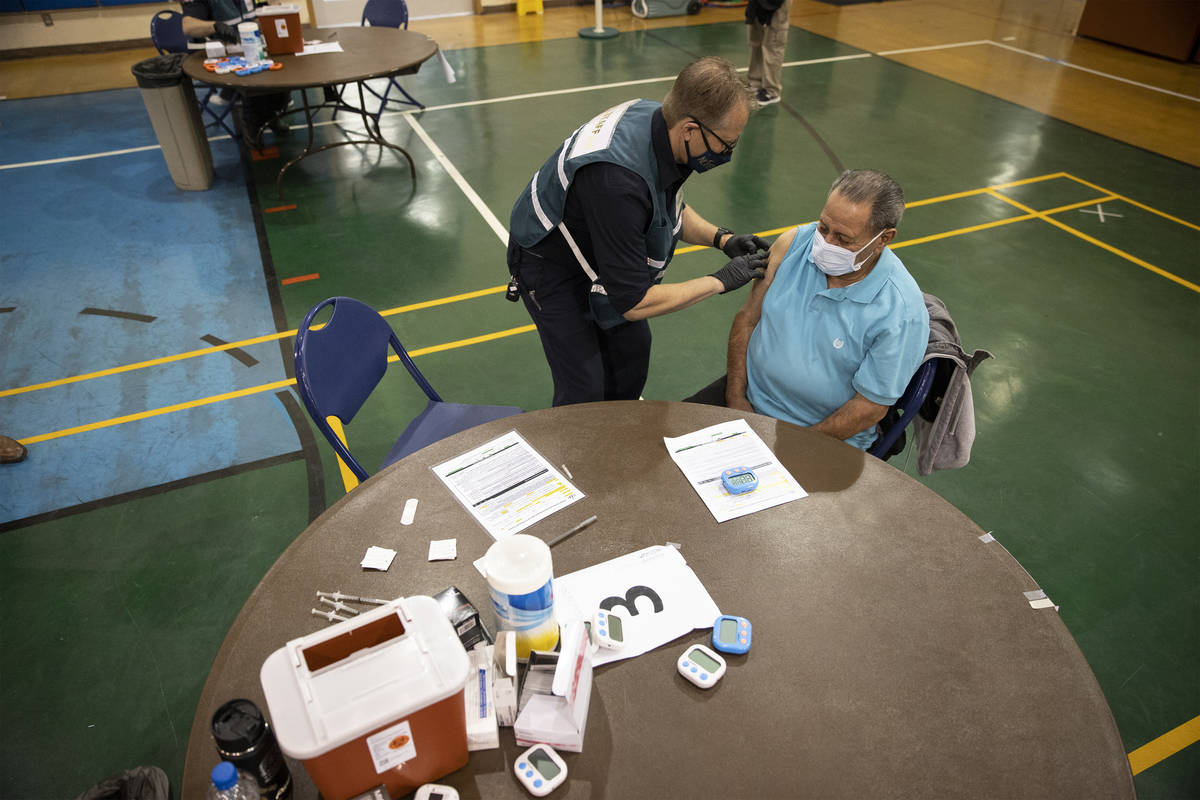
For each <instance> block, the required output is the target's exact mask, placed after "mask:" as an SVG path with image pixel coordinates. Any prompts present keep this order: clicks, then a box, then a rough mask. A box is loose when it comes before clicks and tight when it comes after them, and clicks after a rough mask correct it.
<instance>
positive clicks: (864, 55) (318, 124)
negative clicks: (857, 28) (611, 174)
mask: <svg viewBox="0 0 1200 800" xmlns="http://www.w3.org/2000/svg"><path fill="white" fill-rule="evenodd" d="M980 44H989V45H993V46H995V47H1000V48H1003V49H1005V50H1012V51H1013V52H1016V53H1021V54H1022V55H1026V56H1029V57H1031V58H1037V59H1040V60H1042V61H1049V62H1050V63H1052V64H1058V65H1059V66H1063V67H1069V68H1071V69H1077V70H1080V71H1082V72H1089V73H1092V74H1094V75H1099V76H1101V77H1104V78H1111V79H1112V80H1114V81H1121V82H1122V83H1128V84H1130V85H1132V86H1137V87H1140V88H1143V89H1150V90H1151V91H1155V92H1161V93H1162V94H1167V95H1171V96H1173V97H1179V98H1182V99H1184V100H1191V101H1192V102H1197V103H1200V98H1197V97H1192V96H1190V95H1186V94H1180V93H1178V92H1172V91H1169V90H1167V89H1161V88H1159V87H1157V86H1151V85H1150V84H1147V83H1138V82H1137V81H1132V80H1129V79H1128V78H1121V77H1118V76H1116V75H1110V74H1108V73H1106V72H1099V71H1097V70H1094V69H1088V68H1087V67H1080V66H1077V65H1075V64H1071V63H1068V62H1066V61H1061V60H1059V59H1057V58H1051V57H1049V56H1044V55H1042V54H1040V53H1034V52H1031V51H1029V50H1022V49H1020V48H1019V47H1013V46H1012V45H1007V44H1003V43H1001V42H995V41H992V40H990V39H977V40H974V41H970V42H954V43H951V44H936V45H929V46H928V47H909V48H904V49H901V50H883V51H880V52H878V53H868V52H863V53H855V54H853V55H846V56H833V57H830V58H814V59H809V60H807V61H788V62H785V63H784V65H783V66H785V67H801V66H809V65H812V64H827V63H831V62H835V61H853V60H857V59H863V58H871V57H873V56H892V55H901V54H903V53H918V52H927V51H931V50H950V49H953V48H956V47H972V46H975V45H980ZM738 71H739V72H745V71H746V70H745V69H744V68H743V69H740V70H738ZM674 79H675V76H674V75H666V76H662V77H658V78H642V79H640V80H635V81H621V82H618V83H603V84H598V85H595V86H577V87H573V88H570V89H553V90H550V91H545V92H529V93H527V94H514V95H508V96H507V97H495V98H491V99H486V100H469V101H465V102H462V103H447V104H445V105H441V106H429V107H427V108H425V109H424V111H387V112H384V113H383V114H382V115H380V116H381V118H382V117H395V116H406V117H410V118H411V116H412V115H413V114H423V113H425V112H428V111H446V110H449V109H452V108H468V107H471V106H482V105H490V104H493V103H508V102H515V101H517V100H532V99H536V98H539V97H554V96H556V95H563V94H577V93H580V92H595V91H600V90H602V89H619V88H621V87H624V86H639V85H642V84H647V83H662V82H664V81H671V80H674ZM337 124H339V123H338V121H337V120H325V121H324V122H314V123H313V127H314V128H320V127H324V126H326V125H337ZM297 127H299V126H297ZM228 138H229V137H228V136H213V137H209V141H210V142H212V141H217V140H219V139H228ZM157 149H158V145H149V146H146V147H136V148H132V149H129V150H111V151H109V152H106V153H93V154H91V155H84V156H67V157H64V158H52V159H47V160H44V161H26V162H23V163H19V164H0V170H6V169H17V168H18V167H40V166H46V165H50V164H63V163H66V162H69V161H85V160H87V159H92V158H104V157H106V156H118V155H124V154H127V153H139V152H142V151H145V150H157Z"/></svg>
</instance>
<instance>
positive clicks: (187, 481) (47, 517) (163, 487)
mask: <svg viewBox="0 0 1200 800" xmlns="http://www.w3.org/2000/svg"><path fill="white" fill-rule="evenodd" d="M303 458H304V451H302V450H295V451H293V452H291V453H284V454H282V455H278V456H271V457H270V458H263V459H260V460H258V461H251V462H249V463H247V464H238V465H236V466H233V467H225V468H224V469H218V470H213V471H212V472H205V473H202V474H200V475H192V476H191V477H188V478H182V479H180V480H177V481H171V482H170V483H160V484H159V485H157V486H147V487H145V488H144V489H137V490H135V491H132V492H125V493H124V494H115V495H113V496H112V497H105V498H102V499H100V500H92V501H90V502H87V503H80V504H79V505H77V506H67V507H66V508H57V509H55V510H54V511H47V512H45V513H44V514H35V515H34V516H32V517H24V518H23V519H14V520H11V521H9V522H0V533H7V532H9V531H15V530H19V529H21V528H28V527H31V526H33V525H40V524H42V523H43V522H53V521H55V520H59V519H63V518H65V517H72V516H75V515H76V514H85V513H87V512H89V511H95V510H97V509H100V508H109V507H111V506H117V505H121V504H122V503H128V502H131V501H133V500H141V499H143V498H146V497H153V496H154V495H157V494H165V493H166V492H173V491H175V490H176V489H184V488H187V487H188V486H196V485H198V484H201V483H208V482H209V481H215V480H220V479H222V478H231V477H233V476H235V475H241V474H243V473H246V472H253V471H255V470H260V469H266V468H267V467H275V466H278V465H280V464H288V463H290V462H292V461H300V460H302V459H303Z"/></svg>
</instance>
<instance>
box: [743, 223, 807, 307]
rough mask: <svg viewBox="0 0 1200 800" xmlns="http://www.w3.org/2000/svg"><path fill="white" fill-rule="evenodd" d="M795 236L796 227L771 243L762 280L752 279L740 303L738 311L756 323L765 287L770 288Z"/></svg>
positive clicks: (764, 294) (765, 294)
mask: <svg viewBox="0 0 1200 800" xmlns="http://www.w3.org/2000/svg"><path fill="white" fill-rule="evenodd" d="M795 238H796V229H795V228H792V229H791V230H788V231H785V232H784V233H783V234H781V235H780V237H779V238H778V239H776V240H775V241H774V242H772V243H771V249H770V250H769V251H767V269H766V272H765V274H764V275H763V278H762V280H757V281H754V282H753V283H752V284H751V285H750V294H749V295H748V296H747V297H746V302H745V303H743V304H742V309H741V311H740V312H739V313H745V314H750V315H752V316H753V319H754V321H755V322H756V323H757V321H758V318H759V316H760V315H761V314H762V302H763V298H764V297H766V296H767V289H769V288H771V282H772V281H774V280H775V273H776V272H777V271H778V270H779V265H780V263H782V261H783V257H784V255H785V254H786V253H787V251H788V249H789V248H790V247H791V246H792V240H793V239H795Z"/></svg>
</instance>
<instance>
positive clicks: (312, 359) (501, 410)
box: [294, 297, 521, 491]
mask: <svg viewBox="0 0 1200 800" xmlns="http://www.w3.org/2000/svg"><path fill="white" fill-rule="evenodd" d="M326 306H332V307H333V314H332V316H330V318H329V321H328V322H326V323H325V325H324V326H323V327H320V328H319V329H315V328H314V327H313V326H312V322H313V319H314V318H315V317H316V316H317V314H318V312H320V311H321V309H323V308H325V307H326ZM389 346H390V347H391V349H392V350H394V351H395V353H396V356H397V357H398V358H399V360H400V361H401V362H403V364H404V366H405V368H406V369H407V370H408V373H409V374H410V375H411V376H412V378H413V380H414V381H416V382H417V385H418V386H420V387H421V391H423V392H425V396H426V397H428V398H429V402H428V403H427V404H426V406H425V410H424V411H422V412H421V413H420V414H419V415H417V417H416V418H415V419H413V421H412V422H410V423H409V424H408V426H407V427H406V428H405V429H404V432H403V433H402V434H400V438H398V439H397V440H396V443H395V444H394V445H392V449H391V450H390V451H388V454H387V457H386V458H384V459H383V464H381V465H380V467H379V468H380V469H383V468H384V467H386V466H388V465H389V464H391V463H393V462H395V461H399V460H400V459H402V458H404V457H405V456H407V455H409V454H410V453H415V452H416V451H417V450H420V449H421V448H422V447H425V446H426V445H430V444H433V443H434V442H437V441H439V440H441V439H444V438H445V437H447V436H450V435H451V434H454V433H458V432H459V431H464V430H466V429H467V428H472V427H474V426H476V425H482V424H483V423H485V422H491V421H492V420H495V419H502V418H504V417H509V416H512V415H513V414H520V413H521V409H519V408H516V407H515V406H477V405H463V404H460V403H447V402H445V401H444V400H442V398H441V396H440V395H438V393H437V392H436V391H434V389H433V387H432V386H430V385H429V381H427V380H426V379H425V376H424V375H422V374H421V371H420V370H419V369H417V365H416V364H414V363H413V360H412V358H411V357H409V355H408V351H406V350H405V349H404V345H402V344H400V339H399V338H397V336H396V334H395V333H394V332H393V331H392V328H391V326H390V325H388V323H387V320H385V319H384V318H383V317H382V316H380V314H379V312H377V311H376V310H375V309H373V308H371V307H370V306H368V305H367V304H366V303H362V302H360V301H358V300H355V299H353V298H350V297H331V298H329V299H328V300H323V301H321V302H320V303H317V304H316V305H315V306H313V307H312V309H311V310H310V311H309V312H308V313H307V314H306V315H305V316H304V321H303V322H301V323H300V327H299V329H298V330H297V331H296V348H295V353H294V355H295V362H296V388H297V389H298V390H299V392H300V399H301V400H303V401H304V407H305V408H307V409H308V413H309V415H310V416H311V417H312V419H313V422H315V423H316V424H317V427H318V428H319V429H320V430H321V433H323V434H324V435H325V438H326V439H328V440H329V444H330V445H331V446H332V447H333V449H334V452H336V453H337V455H338V460H339V466H340V467H341V470H342V479H343V482H344V483H345V484H346V491H350V490H351V489H353V488H354V487H355V486H357V485H358V484H359V482H360V481H365V480H366V479H367V478H368V477H369V476H368V474H367V471H366V470H365V469H363V467H362V464H360V463H359V462H358V459H356V458H355V457H354V456H353V455H351V454H350V450H349V447H348V446H347V444H346V437H345V431H344V429H343V426H344V425H349V424H350V421H351V420H353V419H354V415H355V414H357V413H358V411H359V409H360V408H362V405H363V403H364V402H366V399H367V397H368V396H369V395H370V394H371V392H372V391H373V390H374V389H375V387H376V386H377V385H378V384H379V381H380V380H381V379H382V378H383V375H384V373H385V372H386V371H387V365H388V360H389V358H388V347H389Z"/></svg>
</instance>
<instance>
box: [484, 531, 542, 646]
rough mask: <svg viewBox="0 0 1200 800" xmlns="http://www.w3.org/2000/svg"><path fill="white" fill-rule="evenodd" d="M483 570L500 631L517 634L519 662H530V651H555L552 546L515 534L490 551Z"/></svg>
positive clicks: (534, 538) (537, 539)
mask: <svg viewBox="0 0 1200 800" xmlns="http://www.w3.org/2000/svg"><path fill="white" fill-rule="evenodd" d="M483 567H484V571H485V572H486V573H487V581H488V589H489V590H490V591H491V595H492V610H493V611H494V612H495V613H496V624H497V627H499V629H500V630H505V631H513V632H515V633H516V645H517V658H521V659H526V658H529V651H530V650H545V651H549V650H553V649H554V647H555V645H557V644H558V620H557V619H556V618H555V616H554V565H553V563H552V561H551V559H550V548H549V546H547V544H546V543H545V542H543V541H542V540H541V539H539V538H537V537H536V536H529V535H528V534H524V533H518V534H514V535H513V536H509V537H508V538H506V539H501V540H500V541H498V542H496V543H495V544H493V545H492V546H491V547H490V548H488V551H487V555H486V556H485V557H484V561H483Z"/></svg>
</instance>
